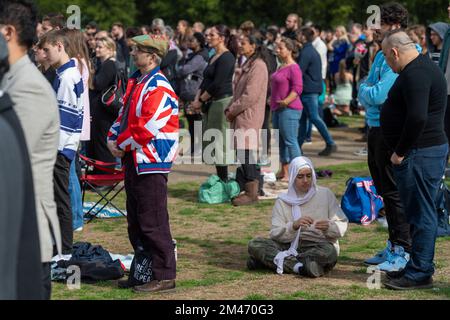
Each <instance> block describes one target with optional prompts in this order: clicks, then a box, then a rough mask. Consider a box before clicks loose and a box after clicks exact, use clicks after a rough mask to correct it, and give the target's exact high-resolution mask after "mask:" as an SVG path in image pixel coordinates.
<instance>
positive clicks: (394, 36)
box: [0, 1, 450, 299]
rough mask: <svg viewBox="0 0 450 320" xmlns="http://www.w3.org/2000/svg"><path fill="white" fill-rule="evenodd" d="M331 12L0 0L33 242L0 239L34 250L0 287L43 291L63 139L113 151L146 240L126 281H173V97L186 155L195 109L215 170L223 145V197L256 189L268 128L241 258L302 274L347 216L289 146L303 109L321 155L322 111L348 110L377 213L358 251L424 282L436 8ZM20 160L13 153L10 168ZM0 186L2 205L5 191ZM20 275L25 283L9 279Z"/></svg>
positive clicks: (68, 232)
mask: <svg viewBox="0 0 450 320" xmlns="http://www.w3.org/2000/svg"><path fill="white" fill-rule="evenodd" d="M449 10H450V8H449ZM348 30H349V31H347V28H346V27H345V26H337V27H336V28H335V31H328V30H323V29H322V28H321V27H320V26H319V25H316V24H314V23H312V22H307V23H305V24H303V19H302V18H301V17H300V16H299V15H298V14H295V13H292V14H289V15H288V17H287V18H286V21H285V26H283V27H278V26H275V25H271V26H268V27H267V28H264V29H258V28H256V27H255V25H254V23H253V22H251V21H245V22H243V23H242V24H241V25H240V27H239V28H229V27H227V26H225V25H223V24H218V25H214V26H208V27H207V26H205V25H204V24H203V23H202V22H200V21H197V22H195V23H193V24H192V26H191V24H190V23H189V22H188V21H186V20H180V21H179V22H178V24H177V26H176V28H175V30H174V29H173V28H171V27H170V26H168V25H166V24H165V22H164V20H163V19H160V18H155V19H153V20H152V22H151V23H150V24H149V25H143V26H139V27H125V26H124V25H123V24H122V23H120V22H116V23H114V24H113V25H112V26H111V28H110V29H109V30H101V29H100V28H99V27H98V25H97V23H95V22H90V23H88V24H87V25H86V26H85V28H84V29H83V30H71V29H68V28H66V27H65V18H64V16H63V15H61V14H57V13H52V14H47V15H45V16H44V17H42V19H39V20H38V17H37V14H36V8H35V7H34V5H33V4H30V3H28V2H27V1H6V2H2V5H1V8H0V48H2V50H3V51H4V52H6V54H3V52H1V53H2V54H0V58H2V57H3V58H2V59H3V60H2V61H1V63H2V68H0V80H2V82H1V85H0V102H1V103H2V105H1V106H0V112H3V111H2V110H7V111H8V112H9V113H8V121H9V122H8V125H10V126H11V127H12V128H13V127H14V125H16V127H17V122H14V121H15V120H11V118H9V117H10V116H9V114H11V113H12V112H13V111H12V109H11V105H13V110H14V112H15V113H16V114H17V117H18V120H19V122H20V124H21V126H22V129H23V133H20V132H21V131H20V130H19V131H17V132H16V133H15V134H17V136H18V138H17V139H19V140H18V141H20V139H22V141H23V140H24V141H26V149H27V150H26V151H27V152H25V151H24V150H16V153H15V154H17V155H18V156H19V155H20V157H23V158H24V159H23V160H27V161H28V158H29V162H30V164H31V172H32V180H33V185H34V191H33V192H31V194H29V195H28V196H29V198H28V199H27V201H32V200H31V199H32V197H34V198H33V199H34V200H33V201H32V202H33V206H32V207H33V208H32V209H30V210H31V211H32V212H34V211H35V217H36V219H37V226H36V228H37V231H38V236H39V248H40V249H39V250H40V255H39V256H40V259H39V258H38V255H29V256H28V257H25V258H24V257H23V256H21V255H20V254H19V255H17V254H13V253H12V252H11V253H10V256H9V257H10V258H11V259H13V260H14V259H17V261H22V260H21V259H25V260H27V259H28V260H29V263H30V265H39V264H40V269H41V272H35V273H34V274H33V273H28V275H29V278H31V277H35V278H34V279H31V280H32V281H26V283H25V284H24V281H23V280H22V279H21V278H20V277H21V276H23V275H18V276H17V278H14V277H11V278H10V279H9V281H10V283H8V285H7V286H6V285H5V286H2V287H0V298H1V297H5V298H27V297H31V298H43V299H49V298H50V294H51V283H50V261H51V259H52V257H53V256H54V255H56V254H61V253H62V254H70V253H71V252H72V242H73V232H74V231H81V230H82V229H83V210H82V208H83V204H82V200H81V190H80V184H79V174H80V161H79V158H78V156H79V154H83V155H86V156H88V157H90V158H92V159H95V160H99V161H103V162H107V163H111V165H114V164H115V163H118V164H120V165H123V168H124V171H125V189H126V194H127V203H126V206H127V213H128V214H127V221H128V233H129V239H130V243H131V244H132V246H133V248H134V249H135V250H137V248H138V247H143V248H144V249H145V250H147V251H148V252H151V253H152V259H153V273H154V277H155V280H153V281H151V282H150V283H148V284H146V285H143V286H139V287H134V290H135V291H137V292H160V291H167V290H172V289H173V288H175V278H176V262H175V257H174V253H173V247H172V237H171V231H170V225H169V215H168V211H167V180H168V174H169V173H170V171H171V168H172V164H173V161H174V159H175V157H176V156H177V154H178V146H179V141H178V138H179V137H178V132H179V127H180V126H182V125H183V121H180V117H181V116H182V115H183V116H184V117H186V120H187V124H188V129H189V132H190V134H191V137H190V139H191V141H190V142H189V143H188V145H189V146H190V148H191V150H190V154H191V155H192V156H195V155H196V154H195V151H196V150H198V149H197V148H196V146H198V145H200V147H199V150H202V147H203V149H204V148H205V147H206V145H207V142H208V141H205V139H203V137H199V136H196V135H195V128H196V124H199V123H201V124H202V130H203V132H205V131H206V130H208V129H215V130H216V131H217V132H220V133H222V137H223V141H218V140H214V141H213V142H212V145H213V146H215V149H214V150H215V152H214V154H213V156H214V157H213V158H214V161H213V163H208V164H214V165H215V167H216V171H217V175H218V176H219V178H220V179H221V180H222V181H224V182H227V181H228V177H229V172H228V166H229V165H231V164H233V163H234V162H231V163H230V162H228V159H229V157H228V153H229V152H235V153H236V154H237V156H238V159H239V161H240V163H241V164H242V165H241V167H240V168H239V169H238V170H239V176H240V177H241V179H240V180H239V181H238V182H239V184H240V187H241V190H242V191H244V192H243V193H242V194H241V195H239V196H238V197H236V198H235V199H233V205H235V206H242V205H248V204H253V203H255V202H257V201H258V195H259V192H260V187H261V186H260V182H259V181H260V175H261V172H260V164H261V163H262V162H263V161H264V159H262V158H261V157H260V155H259V154H258V149H259V146H260V145H261V144H265V145H266V150H265V151H269V148H268V145H269V144H270V143H269V142H268V140H269V139H270V135H267V136H265V135H261V134H260V130H261V129H269V128H273V129H278V130H279V147H280V148H279V149H280V156H279V157H280V159H279V160H280V168H281V169H280V171H279V172H278V173H277V175H276V176H277V179H279V180H281V181H285V182H288V184H289V190H288V193H287V194H283V195H281V196H280V198H279V199H278V200H277V202H276V204H275V207H274V210H273V218H272V224H273V225H272V230H271V233H270V235H271V239H261V238H258V239H254V240H252V241H251V242H250V244H249V253H250V259H249V262H248V267H249V268H250V269H254V268H258V267H268V268H272V269H274V270H277V272H278V273H283V271H286V272H290V273H297V274H301V275H305V276H310V277H319V276H322V275H324V274H325V273H326V272H328V271H330V270H331V269H332V268H333V267H334V265H335V264H336V261H337V256H338V253H339V246H338V241H337V239H338V238H340V237H342V236H343V235H344V234H345V232H346V229H347V223H348V220H347V219H346V217H345V215H343V213H342V210H341V209H340V208H339V206H338V204H337V201H336V198H335V196H334V194H333V192H332V191H331V190H328V189H326V188H322V187H319V186H318V185H317V184H316V176H315V171H314V167H313V164H312V163H311V161H310V160H309V159H308V158H306V157H304V156H303V146H304V144H305V143H310V142H311V132H312V129H313V126H314V127H315V128H317V131H318V132H319V133H320V136H321V137H322V139H323V140H324V142H325V148H324V149H323V150H322V151H321V152H320V153H319V156H324V157H328V156H331V155H332V154H334V153H336V152H337V150H338V147H337V145H336V143H335V141H334V139H333V137H332V134H331V133H330V130H329V128H328V127H329V126H330V123H328V122H327V121H326V117H325V116H324V113H325V112H326V113H327V114H329V115H330V116H331V117H334V116H335V115H339V116H341V115H346V116H351V115H352V114H355V113H362V114H365V119H366V126H365V128H364V130H365V135H364V137H363V140H366V141H367V153H368V165H369V169H370V173H371V175H372V178H373V180H374V184H375V186H376V188H377V190H378V192H379V193H380V195H382V196H383V198H384V203H385V208H384V209H385V212H386V216H387V220H388V224H389V239H388V242H387V246H386V248H385V249H383V250H382V251H380V252H379V253H377V254H376V255H375V256H374V257H372V258H370V259H367V260H366V261H365V262H366V263H367V264H373V265H377V268H378V269H380V270H382V271H385V272H387V273H388V278H387V281H386V283H385V284H386V286H387V287H389V288H391V289H416V288H428V287H430V286H431V285H432V275H433V273H434V265H433V258H434V246H435V238H436V228H437V222H436V215H435V212H436V207H435V204H434V198H435V195H436V192H437V188H438V184H439V182H440V180H441V177H442V176H443V174H444V170H445V167H446V164H447V160H448V141H450V136H449V132H450V119H449V117H450V112H448V104H449V103H450V69H449V68H448V66H449V64H450V57H449V48H450V40H449V39H450V26H449V24H447V23H443V22H438V23H434V24H431V25H430V26H428V27H425V26H419V25H415V26H408V12H407V11H406V9H405V8H404V7H403V6H401V5H400V4H398V3H391V4H387V5H383V6H382V7H381V26H380V28H377V29H375V30H374V29H370V28H368V27H367V26H363V25H361V24H358V23H353V24H351V25H350V28H349V29H348ZM3 64H4V66H3ZM8 70H9V71H8ZM111 93H115V94H116V95H115V96H114V95H112V94H111ZM114 97H117V99H114ZM119 98H120V99H119ZM11 102H12V103H11ZM5 112H6V111H5ZM6 114H7V113H5V115H6ZM0 116H3V113H0ZM0 119H2V118H0ZM0 127H1V126H0ZM2 129H3V128H2ZM228 129H234V130H236V131H238V132H244V133H245V132H250V131H252V132H256V133H257V134H256V139H255V140H252V139H250V138H248V139H247V135H245V138H242V136H241V135H240V133H238V134H235V135H233V136H228V132H229V131H228ZM236 131H235V132H236ZM6 134H11V135H12V134H13V133H12V131H11V132H9V131H8V132H5V135H6ZM21 135H22V136H23V137H24V139H23V137H22V136H21ZM249 136H251V134H250V135H249ZM21 137H22V138H21ZM263 139H267V140H266V141H263ZM228 140H230V141H232V140H233V141H234V142H235V143H234V144H233V145H234V149H233V150H229V149H227V148H226V147H227V146H228V143H227V142H228ZM2 145H3V144H1V145H0V146H2ZM22 149H23V148H22ZM0 151H1V152H0V153H5V152H6V151H7V150H0ZM4 168H7V167H6V166H5V167H3V166H1V167H0V170H4ZM26 169H27V168H21V169H20V170H25V171H24V172H25V173H24V175H25V176H26ZM5 170H6V169H5ZM17 170H19V169H17ZM99 173H101V172H99ZM28 180H30V179H28ZM5 181H8V180H7V179H5ZM0 190H3V189H2V185H0ZM0 196H1V194H0ZM1 199H2V200H1V201H0V210H3V209H2V208H3V207H2V206H1V205H2V203H3V202H4V201H6V202H7V201H8V200H7V199H6V198H5V199H6V200H4V199H3V198H1ZM27 214H29V212H27ZM20 215H21V214H20ZM20 215H18V216H20ZM18 219H19V218H18ZM30 223H32V219H31V220H30ZM15 225H16V226H19V225H20V221H19V220H17V222H16V224H15ZM22 230H23V229H22ZM28 235H30V237H31V236H32V233H29V234H28ZM2 243H5V241H0V248H2ZM17 246H18V247H20V245H19V244H17ZM19 249H20V248H19ZM19 251H20V250H19ZM2 252H3V251H2ZM32 259H34V261H31V260H32ZM38 260H39V261H38ZM0 265H2V264H0ZM2 268H3V267H2V266H0V274H2V275H3V274H4V273H3V271H4V270H3V269H2ZM5 272H6V271H5ZM36 277H37V278H36ZM39 277H40V279H39ZM28 280H30V279H28ZM2 281H3V280H2ZM2 281H0V283H3V282H2ZM11 281H12V282H11ZM14 281H16V282H14ZM37 283H39V284H42V286H41V289H42V290H41V291H42V292H41V291H39V290H38V291H39V292H37V291H33V290H29V291H27V290H24V287H23V286H25V287H27V286H30V287H32V286H33V285H36V284H37ZM119 286H121V287H127V283H126V282H124V283H119ZM3 288H8V289H3Z"/></svg>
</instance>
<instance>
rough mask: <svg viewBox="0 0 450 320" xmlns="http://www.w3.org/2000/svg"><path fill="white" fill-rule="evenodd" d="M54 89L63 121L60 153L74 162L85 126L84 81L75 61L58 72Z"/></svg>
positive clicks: (72, 60)
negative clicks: (83, 126)
mask: <svg viewBox="0 0 450 320" xmlns="http://www.w3.org/2000/svg"><path fill="white" fill-rule="evenodd" d="M53 89H54V90H55V92H56V99H57V100H58V108H59V116H60V121H61V126H60V135H59V146H58V152H59V153H61V154H63V155H64V156H65V157H66V158H67V159H69V160H70V161H72V160H73V158H74V157H75V154H76V152H77V150H78V144H79V143H80V135H81V127H82V125H83V101H84V95H85V94H87V92H84V87H83V80H82V78H81V74H80V71H79V70H78V68H77V67H76V63H75V60H74V59H71V60H70V61H69V62H67V63H66V64H64V65H62V66H60V67H59V68H58V69H57V70H56V79H55V81H54V82H53Z"/></svg>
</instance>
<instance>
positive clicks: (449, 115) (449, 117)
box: [444, 96, 450, 146]
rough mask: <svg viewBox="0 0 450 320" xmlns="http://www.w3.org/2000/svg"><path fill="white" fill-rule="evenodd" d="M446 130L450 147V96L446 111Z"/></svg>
mask: <svg viewBox="0 0 450 320" xmlns="http://www.w3.org/2000/svg"><path fill="white" fill-rule="evenodd" d="M444 128H445V134H446V136H447V140H448V143H449V146H450V96H447V109H446V110H445V117H444Z"/></svg>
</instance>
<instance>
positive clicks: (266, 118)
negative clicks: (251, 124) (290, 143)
mask: <svg viewBox="0 0 450 320" xmlns="http://www.w3.org/2000/svg"><path fill="white" fill-rule="evenodd" d="M262 129H263V130H266V135H262V139H265V140H261V141H262V142H263V146H262V154H263V155H267V157H269V154H270V139H271V134H270V104H268V103H266V110H265V113H264V122H263V125H262Z"/></svg>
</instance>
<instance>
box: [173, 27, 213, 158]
mask: <svg viewBox="0 0 450 320" xmlns="http://www.w3.org/2000/svg"><path fill="white" fill-rule="evenodd" d="M187 41H188V46H189V49H191V50H192V53H191V54H189V55H188V56H187V57H186V58H184V59H182V60H181V61H180V63H179V65H178V68H177V78H178V86H177V87H178V88H179V93H178V97H179V98H180V100H181V101H182V103H183V105H184V113H185V116H186V119H187V120H188V128H189V134H190V136H191V155H194V149H195V140H196V139H195V138H196V137H195V132H194V128H195V122H196V121H199V122H201V121H202V115H201V113H200V112H194V110H193V109H192V106H191V102H192V101H193V100H194V99H195V95H196V94H197V91H198V89H199V87H200V85H201V83H202V81H203V72H204V71H205V68H206V66H207V65H208V60H209V56H208V50H207V49H206V48H205V46H206V43H205V38H204V37H203V35H202V34H201V33H199V32H196V33H194V35H193V36H188V37H187ZM197 138H198V137H197Z"/></svg>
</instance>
